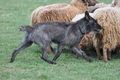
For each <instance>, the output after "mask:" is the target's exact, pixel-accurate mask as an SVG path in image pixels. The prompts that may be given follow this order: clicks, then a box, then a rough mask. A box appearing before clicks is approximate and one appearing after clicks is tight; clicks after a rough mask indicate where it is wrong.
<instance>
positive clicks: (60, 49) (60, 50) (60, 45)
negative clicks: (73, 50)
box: [53, 44, 64, 61]
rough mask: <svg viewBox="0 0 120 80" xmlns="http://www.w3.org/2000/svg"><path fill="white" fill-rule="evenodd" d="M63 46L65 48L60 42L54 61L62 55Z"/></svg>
mask: <svg viewBox="0 0 120 80" xmlns="http://www.w3.org/2000/svg"><path fill="white" fill-rule="evenodd" d="M63 48H64V45H62V44H58V46H57V49H56V54H55V56H54V58H53V61H55V60H56V59H57V58H58V57H59V56H60V54H61V52H62V49H63Z"/></svg>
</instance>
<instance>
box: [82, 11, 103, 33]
mask: <svg viewBox="0 0 120 80" xmlns="http://www.w3.org/2000/svg"><path fill="white" fill-rule="evenodd" d="M84 21H85V22H86V26H84V31H85V33H86V34H88V33H89V32H94V33H98V32H99V31H100V30H101V29H102V27H101V26H100V25H99V24H98V22H97V20H95V19H93V18H92V17H91V16H90V15H89V13H88V12H87V11H86V12H85V17H84Z"/></svg>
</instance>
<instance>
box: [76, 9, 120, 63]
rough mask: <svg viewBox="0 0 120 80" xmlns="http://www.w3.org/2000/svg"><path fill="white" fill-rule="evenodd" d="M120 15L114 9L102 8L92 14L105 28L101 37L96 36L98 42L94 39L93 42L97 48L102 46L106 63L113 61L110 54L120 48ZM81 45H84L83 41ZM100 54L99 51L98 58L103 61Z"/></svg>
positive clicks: (100, 34) (119, 12)
mask: <svg viewBox="0 0 120 80" xmlns="http://www.w3.org/2000/svg"><path fill="white" fill-rule="evenodd" d="M119 14H120V11H119V10H118V9H117V8H114V7H105V8H100V9H97V10H95V12H94V13H92V17H93V18H94V19H96V20H97V21H98V23H99V24H100V25H101V26H102V27H103V30H101V31H100V33H99V34H97V35H99V36H100V37H98V36H97V35H96V36H95V38H96V39H97V40H96V39H94V40H93V41H92V42H93V44H92V45H94V47H95V48H100V46H102V48H103V56H104V62H107V61H108V60H110V59H111V54H110V52H111V51H112V50H114V49H115V48H117V47H119V46H120V26H119V25H120V23H119V22H120V16H119ZM77 16H78V15H77ZM75 18H77V17H75ZM75 18H74V21H75ZM88 35H89V34H88ZM96 42H97V43H96ZM86 43H87V42H86ZM88 43H89V41H88ZM80 44H82V41H81V43H80ZM95 45H96V46H97V47H96V46H95ZM96 51H97V49H96ZM98 52H99V49H98V51H97V54H98V58H99V59H101V54H100V53H98ZM107 54H108V55H107Z"/></svg>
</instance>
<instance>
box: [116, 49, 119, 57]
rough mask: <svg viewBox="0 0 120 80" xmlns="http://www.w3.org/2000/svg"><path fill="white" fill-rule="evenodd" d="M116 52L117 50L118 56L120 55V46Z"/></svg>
mask: <svg viewBox="0 0 120 80" xmlns="http://www.w3.org/2000/svg"><path fill="white" fill-rule="evenodd" d="M116 52H117V54H118V56H120V47H117V48H116Z"/></svg>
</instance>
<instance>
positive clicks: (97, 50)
mask: <svg viewBox="0 0 120 80" xmlns="http://www.w3.org/2000/svg"><path fill="white" fill-rule="evenodd" d="M95 50H96V52H97V55H98V59H99V60H102V56H101V53H100V49H99V47H98V46H95Z"/></svg>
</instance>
